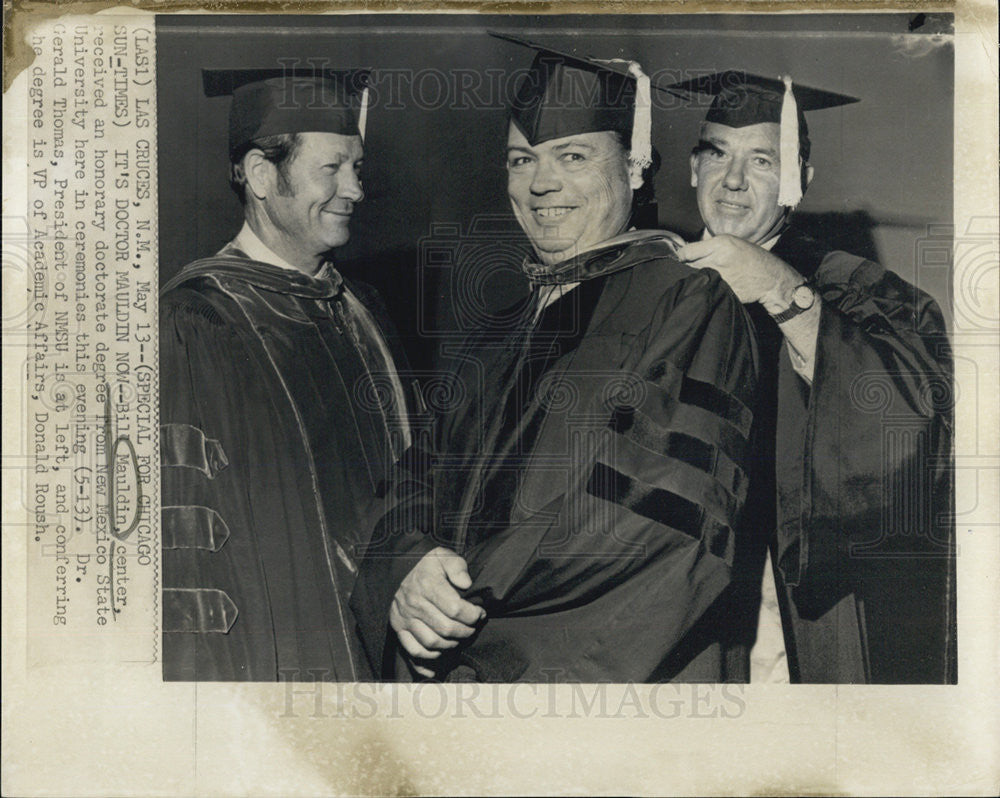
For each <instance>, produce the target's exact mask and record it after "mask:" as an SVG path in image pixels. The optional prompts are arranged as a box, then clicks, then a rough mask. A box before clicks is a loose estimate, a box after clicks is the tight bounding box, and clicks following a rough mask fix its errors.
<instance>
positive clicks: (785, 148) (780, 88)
mask: <svg viewBox="0 0 1000 798" xmlns="http://www.w3.org/2000/svg"><path fill="white" fill-rule="evenodd" d="M670 88H671V89H675V90H679V91H684V92H687V93H689V94H705V95H709V96H712V97H714V99H713V100H712V105H711V107H710V108H709V109H708V114H707V115H706V116H705V121H706V122H717V123H718V124H721V125H728V126H729V127H736V128H739V127H746V126H748V125H757V124H761V123H763V122H774V123H775V124H778V125H780V126H781V132H780V141H781V144H780V149H781V153H780V155H781V172H782V174H781V184H782V188H781V191H780V196H779V199H778V201H779V203H780V204H782V205H788V206H795V205H797V204H798V201H799V200H800V199H801V198H802V181H801V173H800V171H799V156H801V157H802V160H804V161H808V160H809V149H810V144H809V127H808V125H807V124H806V118H805V112H807V111H819V110H821V109H823V108H835V107H836V106H838V105H848V104H849V103H856V102H858V98H857V97H849V96H848V95H846V94H837V93H835V92H832V91H825V90H823V89H814V88H811V87H809V86H802V85H799V84H795V85H794V86H793V85H792V79H791V78H789V77H784V78H765V77H763V76H761V75H754V74H751V73H749V72H744V71H742V70H736V69H729V70H726V71H725V72H716V73H714V74H711V75H703V76H701V77H697V78H692V79H691V80H686V81H683V82H681V83H674V84H673V85H671V86H670ZM789 165H791V166H789Z"/></svg>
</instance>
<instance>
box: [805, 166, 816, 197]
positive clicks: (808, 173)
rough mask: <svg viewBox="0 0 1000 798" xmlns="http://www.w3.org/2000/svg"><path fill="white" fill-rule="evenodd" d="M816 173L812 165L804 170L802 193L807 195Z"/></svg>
mask: <svg viewBox="0 0 1000 798" xmlns="http://www.w3.org/2000/svg"><path fill="white" fill-rule="evenodd" d="M815 172H816V170H815V169H813V168H812V165H811V164H806V168H805V169H803V170H802V193H803V194H805V193H806V189H807V188H809V184H810V183H812V180H813V174H814V173H815Z"/></svg>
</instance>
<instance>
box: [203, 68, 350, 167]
mask: <svg viewBox="0 0 1000 798" xmlns="http://www.w3.org/2000/svg"><path fill="white" fill-rule="evenodd" d="M368 75H369V70H367V69H350V70H334V69H316V68H310V69H297V68H296V69H203V70H202V81H203V84H204V89H205V96H206V97H222V96H226V95H232V97H233V103H232V106H231V107H230V109H229V156H230V158H232V159H236V158H238V157H240V155H241V154H242V152H243V151H244V150H245V149H246V146H247V145H248V144H249V143H250V142H251V141H253V140H254V139H259V138H263V137H264V136H276V135H279V134H281V133H338V134H340V135H343V136H358V135H360V136H361V137H362V138H364V132H365V122H366V116H367V110H368V108H367V94H368V92H367V88H366V87H367V83H368ZM358 95H360V100H358V99H357V98H358ZM356 107H357V110H355V108H356Z"/></svg>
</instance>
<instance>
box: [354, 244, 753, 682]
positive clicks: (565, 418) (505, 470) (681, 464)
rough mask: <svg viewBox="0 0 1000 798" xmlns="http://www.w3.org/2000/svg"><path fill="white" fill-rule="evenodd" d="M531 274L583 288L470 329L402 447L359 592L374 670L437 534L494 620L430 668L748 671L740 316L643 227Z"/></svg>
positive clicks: (474, 671)
mask: <svg viewBox="0 0 1000 798" xmlns="http://www.w3.org/2000/svg"><path fill="white" fill-rule="evenodd" d="M536 277H538V278H540V279H543V280H546V279H547V280H549V281H551V282H556V283H560V282H561V283H573V282H576V281H580V285H579V286H578V287H576V288H574V289H573V290H570V291H568V292H567V293H565V294H564V295H563V296H562V297H561V298H560V299H558V300H556V301H555V302H553V303H552V304H550V305H548V306H547V307H545V308H544V309H542V310H541V312H540V314H537V315H536V313H535V312H533V311H529V312H527V313H526V314H524V315H523V316H522V317H521V323H520V324H514V325H511V326H510V327H507V328H503V329H494V330H484V331H482V332H480V333H479V334H477V335H474V336H472V337H471V339H470V341H469V342H468V343H467V345H466V346H465V348H464V350H463V351H462V352H461V354H460V355H459V356H458V358H457V362H456V364H455V367H454V371H453V380H454V384H453V385H452V390H451V398H450V401H451V406H450V407H449V409H448V412H446V413H444V414H442V415H440V416H439V417H438V418H437V419H436V423H437V427H436V431H437V436H436V446H428V447H426V448H428V449H432V451H426V450H425V451H423V452H421V451H419V450H417V449H415V450H413V451H411V452H410V453H408V456H407V457H406V458H404V461H403V465H404V468H403V469H401V472H400V474H399V476H398V478H397V480H396V482H395V486H394V491H396V498H397V500H398V504H397V506H396V507H395V508H394V510H393V511H392V512H391V513H390V514H389V515H388V516H387V518H386V519H384V521H383V523H382V524H381V525H380V527H379V529H378V534H377V536H376V538H374V539H373V548H372V549H371V551H370V555H369V556H368V557H367V558H366V559H365V562H364V564H363V565H362V568H361V572H360V574H359V579H358V583H357V587H356V589H355V594H354V596H353V598H352V606H354V607H355V610H356V613H357V616H358V618H359V622H360V629H361V636H362V639H363V641H364V643H365V646H366V649H367V651H368V653H369V656H370V657H371V660H372V664H373V667H374V669H375V672H376V673H379V672H381V673H382V674H383V676H390V675H391V673H392V665H393V657H392V655H391V652H392V648H393V634H392V633H391V632H390V630H389V628H388V620H387V619H388V612H389V606H390V602H391V600H392V597H393V595H394V593H395V591H396V589H397V588H398V586H399V584H400V582H401V580H402V579H403V578H404V577H405V575H406V574H407V573H408V572H409V570H410V569H411V568H412V567H413V566H414V565H415V564H416V562H417V561H418V560H419V558H420V557H421V556H423V554H425V553H426V552H427V551H429V550H430V549H432V548H433V547H434V546H437V545H445V546H448V547H450V548H452V549H454V550H455V551H457V552H458V553H460V554H461V555H462V556H463V557H464V558H465V559H466V561H467V562H468V566H469V572H470V575H471V576H472V580H473V584H472V587H471V588H470V589H469V590H467V591H465V596H466V598H468V599H469V600H470V601H473V602H474V603H478V604H480V605H482V606H483V607H484V608H485V610H486V612H487V618H486V621H485V623H484V624H483V625H482V627H481V628H480V629H479V631H478V632H477V634H476V635H475V637H474V638H472V639H471V640H470V641H466V642H465V643H463V644H462V645H461V646H460V647H459V648H458V649H457V650H455V651H452V652H450V653H449V654H448V655H447V656H446V657H445V658H443V660H442V661H440V662H436V663H435V666H436V667H437V668H438V676H440V677H441V678H447V679H450V680H479V681H501V682H511V681H535V682H545V681H560V682H568V681H661V680H664V681H665V680H670V679H677V680H686V681H722V680H727V679H730V680H737V681H742V680H745V679H746V671H747V669H746V651H745V650H736V649H735V648H734V647H733V645H732V644H733V643H734V642H735V641H737V640H738V638H739V634H738V632H739V631H740V630H737V629H736V628H735V627H734V624H733V623H732V622H731V621H730V618H731V617H732V613H731V612H730V611H729V610H730V609H731V607H730V604H729V602H730V600H731V596H732V593H733V590H732V586H733V582H734V561H736V562H738V560H739V557H740V556H741V555H740V542H739V540H738V539H737V536H736V534H735V532H734V530H736V529H737V518H738V516H739V514H740V511H741V508H742V505H743V502H744V500H745V498H746V477H745V469H744V461H745V458H746V457H747V451H746V449H747V436H748V433H749V430H750V426H751V423H752V411H751V407H752V406H753V403H754V396H755V390H756V364H755V354H754V349H753V346H754V345H753V338H752V332H751V329H750V326H749V320H748V318H747V315H746V312H745V311H744V309H743V307H742V305H740V303H739V301H738V300H737V299H736V298H735V296H734V295H733V294H732V292H731V291H730V290H729V288H728V286H726V284H725V283H724V282H723V281H722V280H721V279H720V278H719V276H718V274H716V273H715V272H711V271H697V270H694V269H692V268H690V267H688V266H686V265H684V264H682V263H680V262H679V261H678V260H677V259H676V258H675V256H674V248H673V245H672V244H671V243H670V242H669V240H668V239H667V238H665V237H664V236H662V235H657V234H650V233H632V234H627V235H626V236H623V237H621V238H620V239H615V240H612V241H610V242H607V244H606V246H604V247H602V248H601V249H599V250H596V251H593V252H589V253H585V254H583V255H580V256H579V257H578V258H576V259H574V260H572V261H569V262H568V263H564V264H560V265H559V266H558V267H557V268H556V270H555V271H554V272H553V273H552V274H549V275H546V274H545V273H544V271H543V272H541V273H540V274H537V275H536ZM538 290H539V289H537V288H536V291H538ZM511 315H513V314H511ZM500 317H501V318H507V317H508V316H507V315H505V314H500Z"/></svg>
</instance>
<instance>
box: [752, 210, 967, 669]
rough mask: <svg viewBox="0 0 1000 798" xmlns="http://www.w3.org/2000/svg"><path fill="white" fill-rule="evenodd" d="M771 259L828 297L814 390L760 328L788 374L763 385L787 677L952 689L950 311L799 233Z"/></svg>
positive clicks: (767, 357)
mask: <svg viewBox="0 0 1000 798" xmlns="http://www.w3.org/2000/svg"><path fill="white" fill-rule="evenodd" d="M772 252H773V253H774V254H775V255H777V256H778V257H780V258H781V259H782V260H784V261H786V262H787V263H789V264H791V265H792V266H793V267H795V268H796V269H797V270H798V271H799V272H800V273H801V274H802V275H803V277H805V278H808V279H810V280H812V281H813V282H814V284H815V286H816V287H817V289H818V290H819V293H820V294H821V296H822V298H823V308H822V315H821V320H820V329H819V339H818V342H817V349H816V361H815V372H814V376H813V382H812V386H811V387H810V386H809V385H808V384H807V383H806V382H805V381H804V380H803V379H802V378H801V377H800V376H798V375H797V374H796V373H795V371H794V370H793V368H792V365H791V361H790V360H789V356H788V353H787V351H786V350H785V348H784V347H783V346H782V345H781V338H780V333H778V332H777V331H776V325H774V323H773V321H771V320H769V319H767V320H763V321H761V322H760V329H761V332H762V335H761V352H762V361H763V363H764V365H763V366H762V368H763V370H764V371H765V372H767V371H771V372H772V373H773V372H775V371H776V373H777V379H776V382H775V385H774V387H773V388H770V387H769V386H768V384H767V383H765V384H764V385H763V386H762V387H763V392H767V391H769V390H773V391H774V392H775V393H776V398H777V404H776V407H777V414H776V418H774V417H772V420H771V422H770V423H772V424H774V428H775V461H776V470H775V471H774V475H775V478H776V496H777V508H776V515H777V518H776V529H777V534H776V536H775V538H774V539H773V541H772V543H773V550H774V553H775V554H776V558H775V559H776V563H777V566H778V568H777V569H776V576H777V579H778V582H779V596H783V597H784V607H783V620H784V627H785V639H786V648H787V651H788V655H789V670H790V677H791V679H792V680H793V681H797V682H811V683H817V682H832V683H954V682H955V680H956V673H955V652H956V649H955V582H954V576H955V569H954V566H955V561H954V554H955V551H954V529H953V502H954V498H953V459H952V458H953V454H952V415H953V411H952V401H953V396H954V394H953V388H952V360H951V349H950V346H949V344H948V339H947V335H946V330H945V325H944V321H943V319H942V316H941V312H940V310H939V308H938V307H937V305H936V303H935V302H934V301H933V300H932V299H931V298H930V297H929V296H927V295H926V294H925V293H923V292H922V291H920V290H919V289H917V288H915V287H914V286H911V285H909V284H908V283H906V282H905V281H904V280H902V279H901V278H899V277H898V276H897V275H895V274H893V273H892V272H889V271H887V270H885V269H884V268H882V267H881V266H879V265H878V264H875V263H873V262H871V261H867V260H865V259H863V258H859V257H856V256H853V255H849V254H847V253H845V252H831V251H830V250H829V248H826V247H824V246H823V245H822V244H820V243H819V242H817V241H815V240H813V239H811V238H809V237H807V236H805V235H804V234H801V233H799V232H798V231H797V230H795V228H794V227H792V228H790V229H788V230H787V231H786V232H785V233H783V234H782V236H781V238H780V239H779V240H778V243H777V245H776V246H775V247H774V248H773V250H772ZM765 416H766V414H765V413H760V414H759V415H758V418H759V419H760V420H761V421H762V423H765V424H766V423H768V422H767V421H766V418H765ZM757 484H760V485H761V487H762V488H763V486H764V483H763V482H759V483H757ZM751 490H752V491H754V492H755V493H760V494H761V495H763V494H764V493H766V491H764V490H761V491H757V488H756V485H755V486H754V487H752V488H751ZM770 495H774V494H770Z"/></svg>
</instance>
